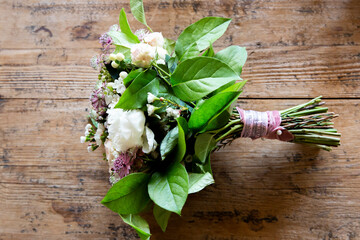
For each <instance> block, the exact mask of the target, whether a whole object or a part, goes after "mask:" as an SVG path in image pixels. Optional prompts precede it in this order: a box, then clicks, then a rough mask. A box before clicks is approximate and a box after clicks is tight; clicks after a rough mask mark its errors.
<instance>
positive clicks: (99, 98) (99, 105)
mask: <svg viewBox="0 0 360 240" xmlns="http://www.w3.org/2000/svg"><path fill="white" fill-rule="evenodd" d="M104 89H105V83H102V85H101V86H100V87H99V88H98V89H95V90H94V91H93V93H92V94H91V96H90V102H91V105H92V106H93V108H94V109H95V111H96V112H97V114H99V116H101V115H104V114H105V113H106V101H105V94H104Z"/></svg>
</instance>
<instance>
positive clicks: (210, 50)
mask: <svg viewBox="0 0 360 240" xmlns="http://www.w3.org/2000/svg"><path fill="white" fill-rule="evenodd" d="M214 55H215V52H214V48H213V45H212V44H210V47H209V48H208V49H206V50H205V52H204V53H203V54H202V55H201V56H204V57H213V56H214Z"/></svg>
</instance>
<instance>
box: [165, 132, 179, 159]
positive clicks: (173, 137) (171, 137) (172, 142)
mask: <svg viewBox="0 0 360 240" xmlns="http://www.w3.org/2000/svg"><path fill="white" fill-rule="evenodd" d="M178 138H179V129H178V126H176V127H174V128H173V129H171V130H170V131H169V132H168V133H167V134H166V136H165V137H164V139H163V140H162V141H161V144H160V155H161V159H162V160H164V159H165V158H166V156H167V155H168V154H169V153H170V152H171V151H172V150H173V149H174V148H175V147H176V145H177V143H178Z"/></svg>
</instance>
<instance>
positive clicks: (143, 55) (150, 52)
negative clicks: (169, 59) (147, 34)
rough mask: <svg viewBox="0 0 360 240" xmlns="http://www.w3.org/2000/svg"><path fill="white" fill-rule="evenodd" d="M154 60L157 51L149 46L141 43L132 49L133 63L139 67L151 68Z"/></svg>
mask: <svg viewBox="0 0 360 240" xmlns="http://www.w3.org/2000/svg"><path fill="white" fill-rule="evenodd" d="M154 58H155V49H154V48H153V47H151V46H150V45H148V44H145V43H139V44H135V45H134V46H133V47H132V48H131V61H132V63H133V64H134V65H136V66H138V67H142V68H147V67H150V64H151V61H152V60H153V59H154Z"/></svg>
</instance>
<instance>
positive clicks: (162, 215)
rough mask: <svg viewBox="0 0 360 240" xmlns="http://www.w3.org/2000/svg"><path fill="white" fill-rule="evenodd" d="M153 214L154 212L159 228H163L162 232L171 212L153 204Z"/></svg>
mask: <svg viewBox="0 0 360 240" xmlns="http://www.w3.org/2000/svg"><path fill="white" fill-rule="evenodd" d="M153 214H154V217H155V220H156V222H157V223H158V224H159V226H160V227H161V230H163V232H165V230H166V227H167V225H168V221H169V218H170V215H171V212H169V211H168V210H165V209H163V208H161V207H159V206H158V205H156V204H155V206H154V209H153Z"/></svg>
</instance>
